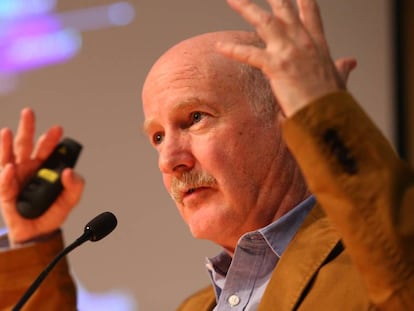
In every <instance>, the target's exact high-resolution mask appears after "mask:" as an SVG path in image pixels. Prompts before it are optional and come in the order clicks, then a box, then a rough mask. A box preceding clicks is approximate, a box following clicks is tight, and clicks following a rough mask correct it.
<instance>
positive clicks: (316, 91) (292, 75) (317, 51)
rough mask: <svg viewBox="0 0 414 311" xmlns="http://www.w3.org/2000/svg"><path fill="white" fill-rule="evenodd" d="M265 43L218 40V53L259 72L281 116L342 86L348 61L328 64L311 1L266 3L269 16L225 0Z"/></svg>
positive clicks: (351, 64) (238, 0)
mask: <svg viewBox="0 0 414 311" xmlns="http://www.w3.org/2000/svg"><path fill="white" fill-rule="evenodd" d="M227 1H228V3H229V5H230V6H231V7H232V8H233V9H234V10H235V11H237V12H238V13H239V14H240V15H241V16H242V17H243V18H244V19H245V20H246V21H247V22H249V23H250V24H251V25H252V26H254V27H255V29H256V32H257V33H258V35H259V36H260V37H261V38H262V40H263V41H264V42H265V45H266V46H265V48H259V47H255V46H248V45H242V44H237V43H231V42H219V43H218V44H217V49H218V51H219V52H221V53H222V54H224V55H226V56H228V57H231V58H233V59H235V60H238V61H240V62H244V63H247V64H249V65H251V66H254V67H257V68H259V69H261V70H262V71H263V72H264V73H265V74H266V75H267V77H268V78H269V79H270V82H271V85H272V89H273V92H274V93H275V96H276V98H277V100H278V102H279V104H280V106H281V108H282V110H283V112H284V113H285V115H286V116H290V115H292V114H294V113H295V112H296V111H297V110H299V109H300V108H302V107H304V106H305V105H307V104H308V103H310V102H311V101H312V100H314V99H316V98H318V97H320V96H322V95H325V94H327V93H330V92H334V91H337V90H340V89H344V88H345V84H346V80H347V78H348V75H349V72H350V71H351V70H352V69H353V68H355V66H356V61H355V60H354V59H352V58H347V59H341V60H338V61H337V64H336V66H335V63H334V62H333V60H332V58H331V55H330V52H329V48H328V45H327V42H326V38H325V35H324V31H323V26H322V21H321V17H320V12H319V8H318V5H317V4H316V2H315V0H298V1H297V4H298V10H297V9H296V8H295V6H294V5H293V3H292V1H291V0H268V3H269V4H270V6H271V9H272V12H268V11H266V10H264V9H263V8H261V7H259V6H258V5H256V4H255V3H253V2H252V1H250V0H227Z"/></svg>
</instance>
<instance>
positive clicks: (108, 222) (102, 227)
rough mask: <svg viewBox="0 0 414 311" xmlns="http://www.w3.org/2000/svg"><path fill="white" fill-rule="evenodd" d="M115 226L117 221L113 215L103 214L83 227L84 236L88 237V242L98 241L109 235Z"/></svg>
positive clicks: (109, 213)
mask: <svg viewBox="0 0 414 311" xmlns="http://www.w3.org/2000/svg"><path fill="white" fill-rule="evenodd" d="M117 224H118V221H117V219H116V217H115V215H114V214H112V213H111V212H103V213H102V214H99V215H98V216H96V217H95V218H94V219H92V220H91V221H90V222H88V224H87V225H86V226H85V234H86V235H87V236H88V237H89V240H90V241H92V242H95V241H99V240H100V239H103V238H104V237H106V236H107V235H108V234H109V233H111V232H112V231H113V230H114V229H115V227H116V225H117Z"/></svg>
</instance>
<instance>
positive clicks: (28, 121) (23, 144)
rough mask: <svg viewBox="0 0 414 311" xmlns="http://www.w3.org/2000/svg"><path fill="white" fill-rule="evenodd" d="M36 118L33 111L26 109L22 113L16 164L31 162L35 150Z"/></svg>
mask: <svg viewBox="0 0 414 311" xmlns="http://www.w3.org/2000/svg"><path fill="white" fill-rule="evenodd" d="M34 131H35V116H34V112H33V110H31V109H30V108H25V109H23V110H22V112H21V113H20V122H19V126H18V128H17V132H16V140H15V144H14V152H15V157H16V162H17V163H21V162H23V161H26V160H29V159H30V156H31V153H32V150H33V137H34Z"/></svg>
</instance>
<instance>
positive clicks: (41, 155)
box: [33, 126, 63, 162]
mask: <svg viewBox="0 0 414 311" xmlns="http://www.w3.org/2000/svg"><path fill="white" fill-rule="evenodd" d="M62 135H63V129H62V127H61V126H53V127H51V128H50V129H49V130H48V131H47V132H46V133H44V134H43V135H42V136H40V137H39V139H38V141H37V143H36V147H35V149H34V151H33V158H34V159H36V160H39V161H41V162H43V161H44V160H46V158H47V157H48V156H49V155H50V154H51V153H52V151H53V149H54V148H55V147H56V145H57V144H58V143H59V141H60V140H61V138H62Z"/></svg>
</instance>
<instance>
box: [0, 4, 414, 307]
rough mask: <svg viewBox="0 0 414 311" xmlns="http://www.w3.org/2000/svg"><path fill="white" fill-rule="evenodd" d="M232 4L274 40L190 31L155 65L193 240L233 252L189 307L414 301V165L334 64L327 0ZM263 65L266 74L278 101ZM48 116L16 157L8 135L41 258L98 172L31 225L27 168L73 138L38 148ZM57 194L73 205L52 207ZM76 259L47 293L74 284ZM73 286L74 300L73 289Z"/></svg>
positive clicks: (6, 153) (147, 106) (171, 171)
mask: <svg viewBox="0 0 414 311" xmlns="http://www.w3.org/2000/svg"><path fill="white" fill-rule="evenodd" d="M229 4H230V5H231V6H232V7H233V8H234V9H235V10H236V11H238V12H239V13H240V14H241V15H242V16H243V17H244V18H245V19H246V20H247V21H248V22H250V23H251V24H252V25H253V26H254V27H255V28H256V31H257V34H258V35H259V36H260V38H261V40H259V39H258V37H257V36H256V35H255V34H250V33H245V32H219V33H211V34H205V35H201V36H197V37H195V38H191V39H189V40H186V41H184V42H181V43H179V44H178V45H176V46H174V47H172V48H171V49H170V50H169V51H167V52H166V53H165V54H164V55H163V56H162V57H161V58H160V59H159V60H158V61H157V62H156V63H155V64H154V66H153V67H152V69H151V71H150V73H149V74H148V77H147V79H146V81H145V84H144V87H143V105H144V114H145V124H144V128H145V131H146V133H147V134H148V137H149V139H150V141H151V143H152V144H153V145H154V147H155V148H156V150H157V151H158V153H159V167H160V170H161V172H162V175H163V181H164V184H165V187H166V188H167V190H168V191H169V193H170V194H171V196H172V197H173V199H174V200H175V202H176V205H177V207H178V210H179V212H180V214H181V215H182V217H183V219H184V220H185V221H186V223H187V224H188V226H189V228H190V230H191V232H192V234H193V235H194V236H195V237H197V238H202V239H209V240H211V241H213V242H215V243H217V244H219V245H221V246H222V247H223V249H224V251H223V253H221V254H219V255H218V256H217V257H215V258H211V259H210V260H209V262H208V263H207V266H208V269H209V271H210V274H211V278H212V282H213V285H212V286H211V287H209V288H207V289H205V290H202V291H201V292H199V293H197V294H195V295H194V296H192V297H190V298H189V299H188V300H186V301H185V302H184V303H183V304H182V306H180V308H179V310H296V309H298V310H338V309H339V310H370V309H374V308H379V309H383V310H410V309H411V308H412V307H414V286H413V285H414V264H413V262H414V248H413V247H412V246H413V237H414V218H413V217H410V216H413V213H414V211H413V206H412V201H413V196H414V190H413V189H414V188H413V183H414V175H413V173H412V171H411V170H410V169H409V168H407V167H406V166H405V165H404V164H403V163H401V162H400V161H399V160H398V158H397V157H396V155H395V154H394V152H393V151H392V148H391V147H390V146H389V144H388V143H387V142H386V141H385V139H384V138H383V137H382V135H381V134H379V132H378V130H377V129H376V128H375V126H374V125H373V124H372V123H371V121H370V120H369V119H368V118H367V116H366V115H365V114H364V113H363V112H362V111H361V109H360V108H359V107H358V105H357V104H356V103H355V101H354V100H353V98H352V97H351V96H350V95H349V94H348V93H347V92H346V91H345V90H344V81H345V80H346V77H347V75H348V73H349V71H350V70H351V69H352V68H353V67H354V66H355V62H354V61H353V60H343V61H340V62H338V63H337V68H336V67H335V65H334V64H333V62H332V60H331V57H330V55H329V51H328V47H327V44H326V42H325V38H324V35H323V31H322V25H321V21H320V16H319V11H318V8H317V6H316V4H315V3H314V1H313V0H300V1H298V9H299V13H300V14H299V15H298V14H297V13H296V11H295V9H294V7H293V6H292V4H291V2H290V1H283V0H273V1H270V0H269V4H270V5H271V7H272V11H273V14H270V13H268V12H266V11H265V10H263V9H261V8H259V7H258V6H256V5H254V4H252V3H251V2H250V1H248V0H229ZM262 41H263V42H264V44H263V43H262ZM216 42H219V43H217V44H216ZM239 62H241V63H245V64H241V63H239ZM246 64H247V65H246ZM250 66H253V67H256V68H259V69H260V70H261V71H262V72H263V73H264V74H265V75H266V76H267V78H268V79H269V82H270V87H271V90H272V91H273V94H274V95H275V98H276V102H277V105H278V106H276V105H275V100H274V98H273V97H272V96H271V95H272V94H271V92H270V88H269V85H268V84H267V83H266V81H265V79H264V77H263V76H262V75H261V74H260V72H258V71H257V70H254V69H252V68H250ZM279 107H280V108H279ZM350 119H351V120H353V122H352V123H350V122H349V120H350ZM351 124H352V126H351ZM33 126H34V119H33V114H32V112H31V111H24V112H23V115H22V120H21V122H20V129H19V131H18V134H17V137H16V148H15V150H14V151H13V148H12V139H11V133H10V132H9V131H8V130H3V132H2V147H1V149H0V150H1V157H0V160H1V165H2V167H3V168H4V170H3V172H2V175H1V176H0V196H1V204H2V210H3V213H4V218H5V219H6V221H7V225H8V227H9V229H10V234H9V239H11V241H12V242H13V241H14V242H17V243H21V242H26V241H28V240H31V241H33V238H36V240H35V244H34V245H33V246H29V247H27V246H25V247H22V248H20V249H19V250H18V251H21V252H22V253H23V252H27V251H28V249H30V250H32V252H33V253H36V254H38V248H40V247H51V245H53V244H54V243H55V244H56V245H54V246H53V247H51V248H54V249H59V247H61V245H59V243H60V242H59V234H58V233H56V230H57V229H58V228H59V227H60V224H61V223H62V221H63V219H64V217H65V216H66V214H67V213H68V212H69V211H70V209H71V208H72V207H73V206H74V204H75V203H76V202H77V200H79V197H80V193H81V191H82V187H83V181H82V179H81V178H80V177H78V176H77V175H76V174H75V173H73V172H72V171H71V170H67V171H66V172H65V174H64V176H63V183H64V186H65V191H66V192H64V193H63V194H62V196H61V197H60V198H59V201H57V202H56V204H55V205H54V206H52V208H51V209H50V211H49V212H48V214H46V215H45V216H44V217H45V218H44V219H45V221H46V223H41V222H42V219H39V220H37V221H36V222H35V224H39V226H38V227H35V228H33V227H32V228H30V227H29V229H30V230H29V229H26V228H24V227H23V220H22V219H20V217H18V215H17V214H15V197H16V194H17V193H18V184H17V182H15V180H16V178H15V177H16V175H18V174H19V173H20V174H21V176H27V174H28V172H30V171H33V170H34V169H35V167H36V166H38V165H39V163H41V160H42V159H44V158H45V156H47V154H49V153H50V151H51V150H52V148H53V146H54V145H55V144H56V143H57V141H58V140H59V138H60V135H61V132H60V131H61V130H60V129H59V128H55V129H51V130H50V131H49V132H48V133H47V134H46V136H45V137H46V138H42V139H41V140H40V143H39V144H38V147H37V148H36V149H35V151H34V157H32V158H31V157H30V154H31V152H32V144H31V141H32V138H33ZM282 128H283V130H282ZM282 135H283V138H282ZM361 141H364V142H365V143H364V144H361ZM288 148H289V149H288ZM292 155H293V156H292ZM293 157H295V159H296V160H294V158H293ZM33 158H34V160H33ZM29 159H30V160H29ZM296 161H297V162H296ZM10 162H11V163H13V162H14V163H15V164H14V165H12V164H10ZM20 163H22V164H20ZM24 163H25V164H26V165H23V164H24ZM296 163H299V165H300V168H299V167H298V166H297V164H296ZM23 170H25V171H23ZM302 172H303V175H302ZM303 176H305V179H306V183H305V181H304V177H303ZM20 180H21V179H20ZM13 182H15V183H13ZM310 193H312V195H311V194H310ZM315 198H316V200H317V202H318V203H315ZM58 204H62V205H63V206H62V207H61V208H63V209H64V212H63V213H62V214H58V215H56V214H55V215H53V214H52V213H54V211H55V210H56V209H57V205H58ZM321 208H322V209H323V210H324V212H322V209H321ZM55 213H56V212H55ZM325 213H326V215H328V216H329V218H328V217H327V216H326V215H325ZM46 217H48V219H47V218H46ZM49 217H50V218H49ZM32 229H33V230H32ZM45 235H46V236H45ZM50 235H51V236H50ZM39 236H42V240H46V242H39V241H38V239H39V238H38V237H39ZM13 253H16V251H11V252H9V253H5V254H3V256H0V260H5V259H4V258H10V256H13ZM39 256H41V255H39ZM15 259H16V260H18V257H17V256H15ZM1 269H3V267H1ZM65 269H66V268H65V267H63V268H62V269H61V271H60V273H61V274H62V275H56V276H55V279H52V281H49V284H50V285H49V287H46V288H49V290H50V289H51V288H52V286H53V284H54V283H53V282H63V284H66V286H67V287H68V288H70V281H68V275H67V271H66V270H65ZM5 270H7V269H5ZM6 272H7V271H2V273H0V275H3V274H4V275H6ZM19 284H20V283H19ZM60 294H61V295H62V296H61V297H62V298H61V299H71V298H73V292H72V289H71V290H70V291H69V293H68V292H67V291H66V290H61V291H60ZM37 295H41V292H40V293H37ZM68 297H69V298H68ZM33 298H34V300H32V301H31V302H30V303H32V304H33V305H36V303H37V304H39V305H41V304H42V303H43V302H42V301H41V300H40V299H39V298H38V297H33ZM37 299H39V300H37ZM70 303H73V301H72V302H70ZM9 305H10V303H9ZM5 306H6V305H5ZM71 306H72V307H73V304H72V305H71Z"/></svg>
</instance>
